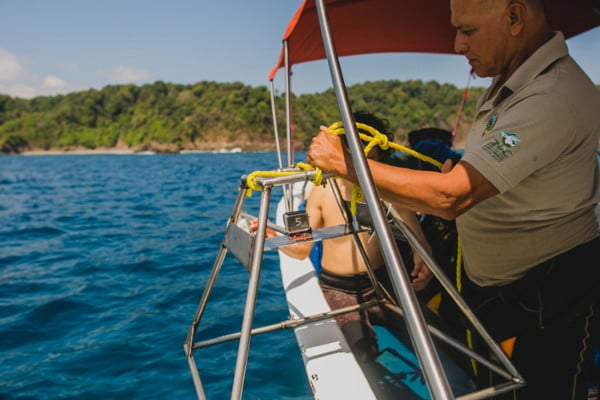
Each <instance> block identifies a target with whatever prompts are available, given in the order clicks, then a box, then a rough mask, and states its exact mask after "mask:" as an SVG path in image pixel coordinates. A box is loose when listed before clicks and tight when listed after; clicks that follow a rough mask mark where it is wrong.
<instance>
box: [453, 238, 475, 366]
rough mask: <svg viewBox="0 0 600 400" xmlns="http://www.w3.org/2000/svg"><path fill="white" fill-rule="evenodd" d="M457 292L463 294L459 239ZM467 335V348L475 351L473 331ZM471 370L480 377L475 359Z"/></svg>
mask: <svg viewBox="0 0 600 400" xmlns="http://www.w3.org/2000/svg"><path fill="white" fill-rule="evenodd" d="M456 290H457V291H458V293H462V244H461V242H460V238H458V239H457V248H456ZM466 335H467V346H468V347H469V349H471V350H473V332H472V331H471V329H469V328H467V329H466ZM471 368H473V373H474V374H475V376H477V375H478V369H477V362H476V361H475V359H474V358H471Z"/></svg>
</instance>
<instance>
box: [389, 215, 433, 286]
mask: <svg viewBox="0 0 600 400" xmlns="http://www.w3.org/2000/svg"><path fill="white" fill-rule="evenodd" d="M394 209H395V211H396V213H397V214H398V215H399V216H400V218H401V219H402V221H404V223H405V224H406V225H407V226H408V228H410V230H411V231H412V232H413V233H414V234H415V236H416V237H417V239H418V241H419V243H420V244H421V246H423V247H424V248H425V251H427V253H428V254H429V255H431V246H430V245H429V243H428V242H427V239H426V238H425V234H424V233H423V230H422V229H421V225H420V224H419V221H418V220H417V216H416V214H415V213H414V212H413V211H410V210H408V209H406V208H398V207H395V208H394ZM409 244H410V242H409ZM410 247H411V249H412V251H413V263H414V267H413V270H412V271H411V273H410V276H411V278H412V280H411V284H412V286H413V288H414V289H415V290H416V291H419V290H423V289H425V287H426V286H427V285H428V284H429V282H430V281H431V278H433V274H432V273H431V271H430V270H429V268H428V267H427V264H425V261H423V259H422V258H421V256H420V255H419V254H418V253H417V251H416V249H415V248H414V247H413V245H412V244H411V245H410Z"/></svg>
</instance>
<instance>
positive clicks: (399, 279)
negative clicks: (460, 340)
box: [315, 0, 454, 400]
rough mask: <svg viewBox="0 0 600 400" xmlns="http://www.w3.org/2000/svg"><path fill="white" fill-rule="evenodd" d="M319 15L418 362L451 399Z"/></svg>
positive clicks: (435, 392) (435, 394)
mask: <svg viewBox="0 0 600 400" xmlns="http://www.w3.org/2000/svg"><path fill="white" fill-rule="evenodd" d="M315 3H316V6H317V15H318V18H319V24H320V26H321V34H322V36H323V46H324V47H325V53H326V56H327V61H328V63H329V70H330V72H331V78H332V81H333V86H334V90H335V92H336V97H337V101H338V107H339V108H340V113H341V115H342V121H343V123H344V127H345V128H346V138H347V139H348V144H349V146H350V151H351V155H352V160H353V161H354V166H355V169H356V173H357V176H358V181H359V183H360V186H361V188H362V189H363V193H364V194H365V198H366V201H367V205H368V206H369V210H370V211H371V216H372V218H373V226H374V227H375V231H376V232H377V236H378V237H379V241H380V244H381V248H382V250H383V256H384V260H385V264H386V267H387V268H388V272H389V274H390V278H391V280H392V283H393V286H394V290H395V292H396V296H397V298H398V301H399V302H400V305H401V306H402V308H403V309H404V310H405V313H406V322H407V328H408V332H409V334H410V338H411V341H412V343H413V345H414V347H415V353H416V355H417V358H418V359H419V363H420V365H421V367H422V369H423V373H424V376H425V381H426V382H427V387H428V389H429V392H430V394H431V396H432V398H434V399H436V400H444V399H452V398H454V397H453V394H452V391H451V390H450V384H449V383H448V379H447V378H446V375H445V373H444V370H443V368H442V366H441V361H440V358H439V356H438V354H437V351H436V349H435V347H434V345H433V341H432V339H431V335H430V334H429V331H428V330H427V328H426V324H425V319H424V318H423V314H422V313H421V310H420V308H419V306H418V303H417V299H416V296H415V294H414V291H413V289H412V287H411V286H410V282H409V280H408V276H407V273H406V270H405V268H404V263H403V262H402V259H401V258H400V256H399V255H398V248H397V246H396V242H395V241H394V239H393V236H392V232H391V229H390V227H389V225H388V224H387V220H386V218H385V215H384V212H383V208H382V205H381V202H380V200H379V196H378V195H377V192H376V187H375V185H374V183H373V177H372V176H371V173H370V170H369V167H368V164H367V161H366V158H365V156H364V154H363V153H362V147H361V146H360V142H359V137H358V133H357V131H356V126H355V121H354V118H353V116H352V112H351V109H350V104H349V101H348V96H347V93H346V90H345V85H344V81H343V78H342V73H341V69H340V65H339V61H338V58H337V53H336V50H335V46H334V43H333V38H332V34H331V31H330V27H329V21H328V19H327V14H326V9H325V1H324V0H316V1H315Z"/></svg>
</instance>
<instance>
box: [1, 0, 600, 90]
mask: <svg viewBox="0 0 600 400" xmlns="http://www.w3.org/2000/svg"><path fill="white" fill-rule="evenodd" d="M301 2H302V1H301V0H214V1H209V0H160V1H159V0H101V1H93V0H52V1H50V0H0V94H8V95H10V96H13V97H21V98H33V97H36V96H46V95H56V94H64V93H69V92H73V91H82V90H88V89H90V88H94V89H101V88H102V87H104V86H106V85H116V84H127V83H132V84H136V85H143V84H145V83H152V82H155V81H163V82H169V83H178V84H193V83H196V82H200V81H216V82H242V83H244V84H247V85H250V86H265V85H268V75H269V72H270V70H271V69H272V68H273V67H274V66H275V64H276V63H277V60H278V57H279V53H280V51H281V38H282V36H283V33H284V31H285V28H286V26H287V24H288V22H289V20H290V19H291V18H292V16H293V15H294V12H295V11H296V9H297V8H298V7H299V6H300V4H301ZM567 43H568V45H569V49H570V51H571V55H572V56H573V57H574V58H575V60H577V61H578V63H579V64H580V65H581V66H582V68H583V69H584V70H585V71H586V72H587V73H588V75H589V76H590V77H591V78H592V80H593V81H594V82H595V83H596V84H600V51H599V50H600V28H596V29H594V30H592V31H589V32H586V33H584V34H582V35H579V36H577V37H575V38H572V39H570V40H569V41H568V42H567ZM341 66H342V74H343V76H344V80H345V82H346V84H347V85H352V84H356V83H362V82H365V81H376V80H383V79H399V80H408V79H421V80H423V81H430V80H436V81H438V82H442V83H451V84H454V85H456V86H457V87H464V86H465V85H466V83H467V79H468V71H469V65H468V64H467V62H466V60H465V59H464V58H463V57H462V56H459V55H425V54H400V55H392V54H382V55H375V56H368V57H360V56H354V57H345V58H343V59H342V61H341ZM292 79H293V80H292V88H293V90H294V92H296V93H297V94H302V93H316V92H322V91H324V90H326V89H328V88H330V87H331V81H330V75H329V70H328V68H327V65H326V63H325V62H323V61H317V62H310V63H304V64H299V65H297V66H295V67H294V69H293V78H292ZM274 83H275V87H276V89H277V90H278V91H282V90H283V85H284V83H283V74H282V73H279V74H278V75H277V77H276V79H275V81H274ZM488 83H489V80H487V79H475V80H474V81H471V85H474V86H475V85H477V86H486V85H487V84H488Z"/></svg>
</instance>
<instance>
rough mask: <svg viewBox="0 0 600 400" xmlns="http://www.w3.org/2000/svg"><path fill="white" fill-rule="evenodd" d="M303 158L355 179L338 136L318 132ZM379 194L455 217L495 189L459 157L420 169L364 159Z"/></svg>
mask: <svg viewBox="0 0 600 400" xmlns="http://www.w3.org/2000/svg"><path fill="white" fill-rule="evenodd" d="M306 160H307V162H308V163H309V164H311V165H313V166H315V167H318V168H320V169H322V170H323V171H325V172H328V173H332V174H336V175H339V176H341V177H343V178H345V179H348V180H349V181H351V182H354V183H358V178H357V176H356V171H355V170H354V166H353V164H352V159H351V157H350V155H349V154H348V153H347V152H346V151H344V149H343V147H342V144H341V140H340V138H339V137H338V136H336V135H332V134H330V133H328V132H327V128H326V127H321V132H320V133H319V134H318V135H317V136H316V137H314V138H313V139H312V142H311V144H310V147H309V149H308V155H307V158H306ZM368 163H369V168H370V170H371V175H372V176H373V179H374V181H375V184H376V185H377V188H378V190H379V194H380V195H381V196H382V197H383V198H384V199H385V200H387V201H389V202H391V203H393V204H396V205H398V206H400V207H404V208H408V209H411V210H417V211H422V212H425V213H428V214H433V215H437V216H439V217H442V218H444V219H447V220H452V219H455V218H456V217H457V216H459V215H461V214H462V213H464V212H465V211H467V210H468V209H469V208H471V207H473V206H474V205H475V204H478V203H480V202H481V201H483V200H485V199H487V198H489V197H492V196H494V195H496V194H497V193H498V190H497V189H496V188H495V187H494V186H493V185H492V184H491V183H490V182H489V181H488V180H487V179H486V178H485V177H484V176H483V175H482V174H481V173H479V172H478V171H477V170H476V169H475V168H474V167H473V166H471V165H470V164H468V163H466V162H464V161H461V162H459V163H458V164H457V165H455V166H454V168H452V170H451V171H449V172H447V173H444V174H440V173H438V172H431V171H420V170H413V169H408V168H401V167H396V166H391V165H387V164H383V163H380V162H376V161H373V160H368Z"/></svg>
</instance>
